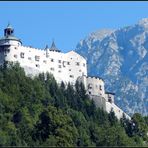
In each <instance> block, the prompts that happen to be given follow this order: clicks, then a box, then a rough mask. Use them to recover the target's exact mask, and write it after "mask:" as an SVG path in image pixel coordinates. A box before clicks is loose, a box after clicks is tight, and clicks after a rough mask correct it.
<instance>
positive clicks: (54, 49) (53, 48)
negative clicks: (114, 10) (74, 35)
mask: <svg viewBox="0 0 148 148" xmlns="http://www.w3.org/2000/svg"><path fill="white" fill-rule="evenodd" d="M49 50H50V51H56V52H60V50H59V49H58V48H57V47H56V45H55V43H54V41H53V42H52V44H51V47H50V49H49Z"/></svg>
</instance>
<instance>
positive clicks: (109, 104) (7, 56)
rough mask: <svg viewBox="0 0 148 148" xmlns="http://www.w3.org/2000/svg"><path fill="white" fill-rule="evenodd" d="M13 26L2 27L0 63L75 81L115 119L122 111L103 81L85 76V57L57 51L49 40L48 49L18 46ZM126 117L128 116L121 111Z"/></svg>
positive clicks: (32, 72)
mask: <svg viewBox="0 0 148 148" xmlns="http://www.w3.org/2000/svg"><path fill="white" fill-rule="evenodd" d="M13 32H14V30H13V28H12V27H11V26H10V25H8V27H7V28H6V29H5V30H4V37H3V38H1V39H0V65H3V64H4V61H8V62H14V63H15V62H19V64H20V66H21V67H23V68H24V70H25V72H26V74H27V75H29V76H35V75H38V74H39V73H42V72H44V73H46V72H49V73H51V74H53V76H54V77H55V79H56V80H57V82H58V83H61V82H62V81H63V82H64V83H65V84H67V83H68V82H70V83H71V84H72V85H74V84H75V82H76V80H78V81H79V82H82V83H83V84H84V86H85V89H86V91H87V94H88V95H89V96H90V98H91V99H93V100H94V101H95V103H96V105H97V106H98V107H100V108H103V109H104V110H105V111H107V112H108V113H109V112H110V111H111V110H112V109H113V111H114V112H115V115H116V116H117V118H118V119H120V118H121V117H122V116H123V113H124V112H123V111H122V110H121V109H120V108H119V107H118V106H116V105H115V104H114V94H113V93H107V92H105V88H104V85H105V83H104V80H103V79H101V78H99V77H92V76H87V63H86V60H85V58H83V57H82V56H80V55H79V54H77V53H76V52H74V51H70V52H68V53H61V52H60V51H59V50H58V49H57V48H56V46H55V44H54V42H53V43H52V46H51V48H48V47H46V48H45V49H37V48H32V47H26V46H22V42H21V41H20V40H19V39H17V38H16V37H14V36H13ZM124 114H125V115H126V117H127V118H129V119H130V117H129V116H128V115H127V114H126V113H124Z"/></svg>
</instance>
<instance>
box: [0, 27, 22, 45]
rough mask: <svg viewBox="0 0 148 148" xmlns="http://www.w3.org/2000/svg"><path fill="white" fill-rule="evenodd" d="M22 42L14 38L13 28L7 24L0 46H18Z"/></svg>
mask: <svg viewBox="0 0 148 148" xmlns="http://www.w3.org/2000/svg"><path fill="white" fill-rule="evenodd" d="M20 45H22V42H21V40H20V39H18V38H16V37H15V36H14V29H13V27H12V26H11V25H10V24H8V25H7V27H6V28H5V29H4V37H3V38H1V39H0V46H20Z"/></svg>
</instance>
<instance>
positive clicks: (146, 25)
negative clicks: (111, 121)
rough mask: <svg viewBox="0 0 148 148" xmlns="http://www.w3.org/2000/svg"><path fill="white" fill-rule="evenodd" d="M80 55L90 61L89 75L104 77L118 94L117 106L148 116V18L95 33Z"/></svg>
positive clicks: (79, 46)
mask: <svg viewBox="0 0 148 148" xmlns="http://www.w3.org/2000/svg"><path fill="white" fill-rule="evenodd" d="M76 52H78V53H79V54H81V55H82V56H84V57H86V59H87V60H88V74H89V75H95V76H101V77H102V78H103V79H104V80H105V83H106V89H107V90H108V91H112V92H115V93H116V98H115V101H116V103H117V105H119V106H120V107H121V108H122V109H123V110H124V111H126V112H127V113H129V114H133V113H135V112H139V113H142V114H143V115H148V18H145V19H142V20H140V21H139V22H138V23H137V24H135V25H133V26H127V27H123V28H120V29H116V30H110V29H103V30H99V31H96V32H94V33H91V34H89V35H88V36H87V37H86V38H85V39H83V40H81V41H80V42H79V43H78V44H77V46H76Z"/></svg>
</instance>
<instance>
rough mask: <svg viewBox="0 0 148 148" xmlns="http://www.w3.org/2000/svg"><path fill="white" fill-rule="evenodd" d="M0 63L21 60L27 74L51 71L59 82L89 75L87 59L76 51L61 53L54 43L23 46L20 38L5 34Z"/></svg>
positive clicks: (1, 44) (66, 81) (71, 81)
mask: <svg viewBox="0 0 148 148" xmlns="http://www.w3.org/2000/svg"><path fill="white" fill-rule="evenodd" d="M0 57H1V60H0V64H1V65H2V64H3V63H4V61H8V62H14V63H15V62H19V63H20V66H21V67H23V68H24V70H25V72H26V74H28V75H30V76H31V75H33V76H34V75H37V74H39V73H41V72H44V73H46V72H49V73H51V74H53V75H54V77H55V79H56V80H57V82H58V83H60V82H61V81H63V82H65V83H68V82H70V83H71V84H74V83H75V81H76V80H77V78H78V77H79V76H82V75H87V64H86V60H85V59H84V58H83V57H82V56H80V55H79V54H77V53H76V52H74V51H70V52H68V53H61V52H60V51H59V50H57V48H56V47H55V44H54V43H53V44H52V46H51V48H46V49H42V50H41V49H37V48H32V47H26V46H22V43H21V41H20V40H19V39H16V38H14V37H13V36H10V35H8V36H5V37H4V38H2V39H1V40H0Z"/></svg>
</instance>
